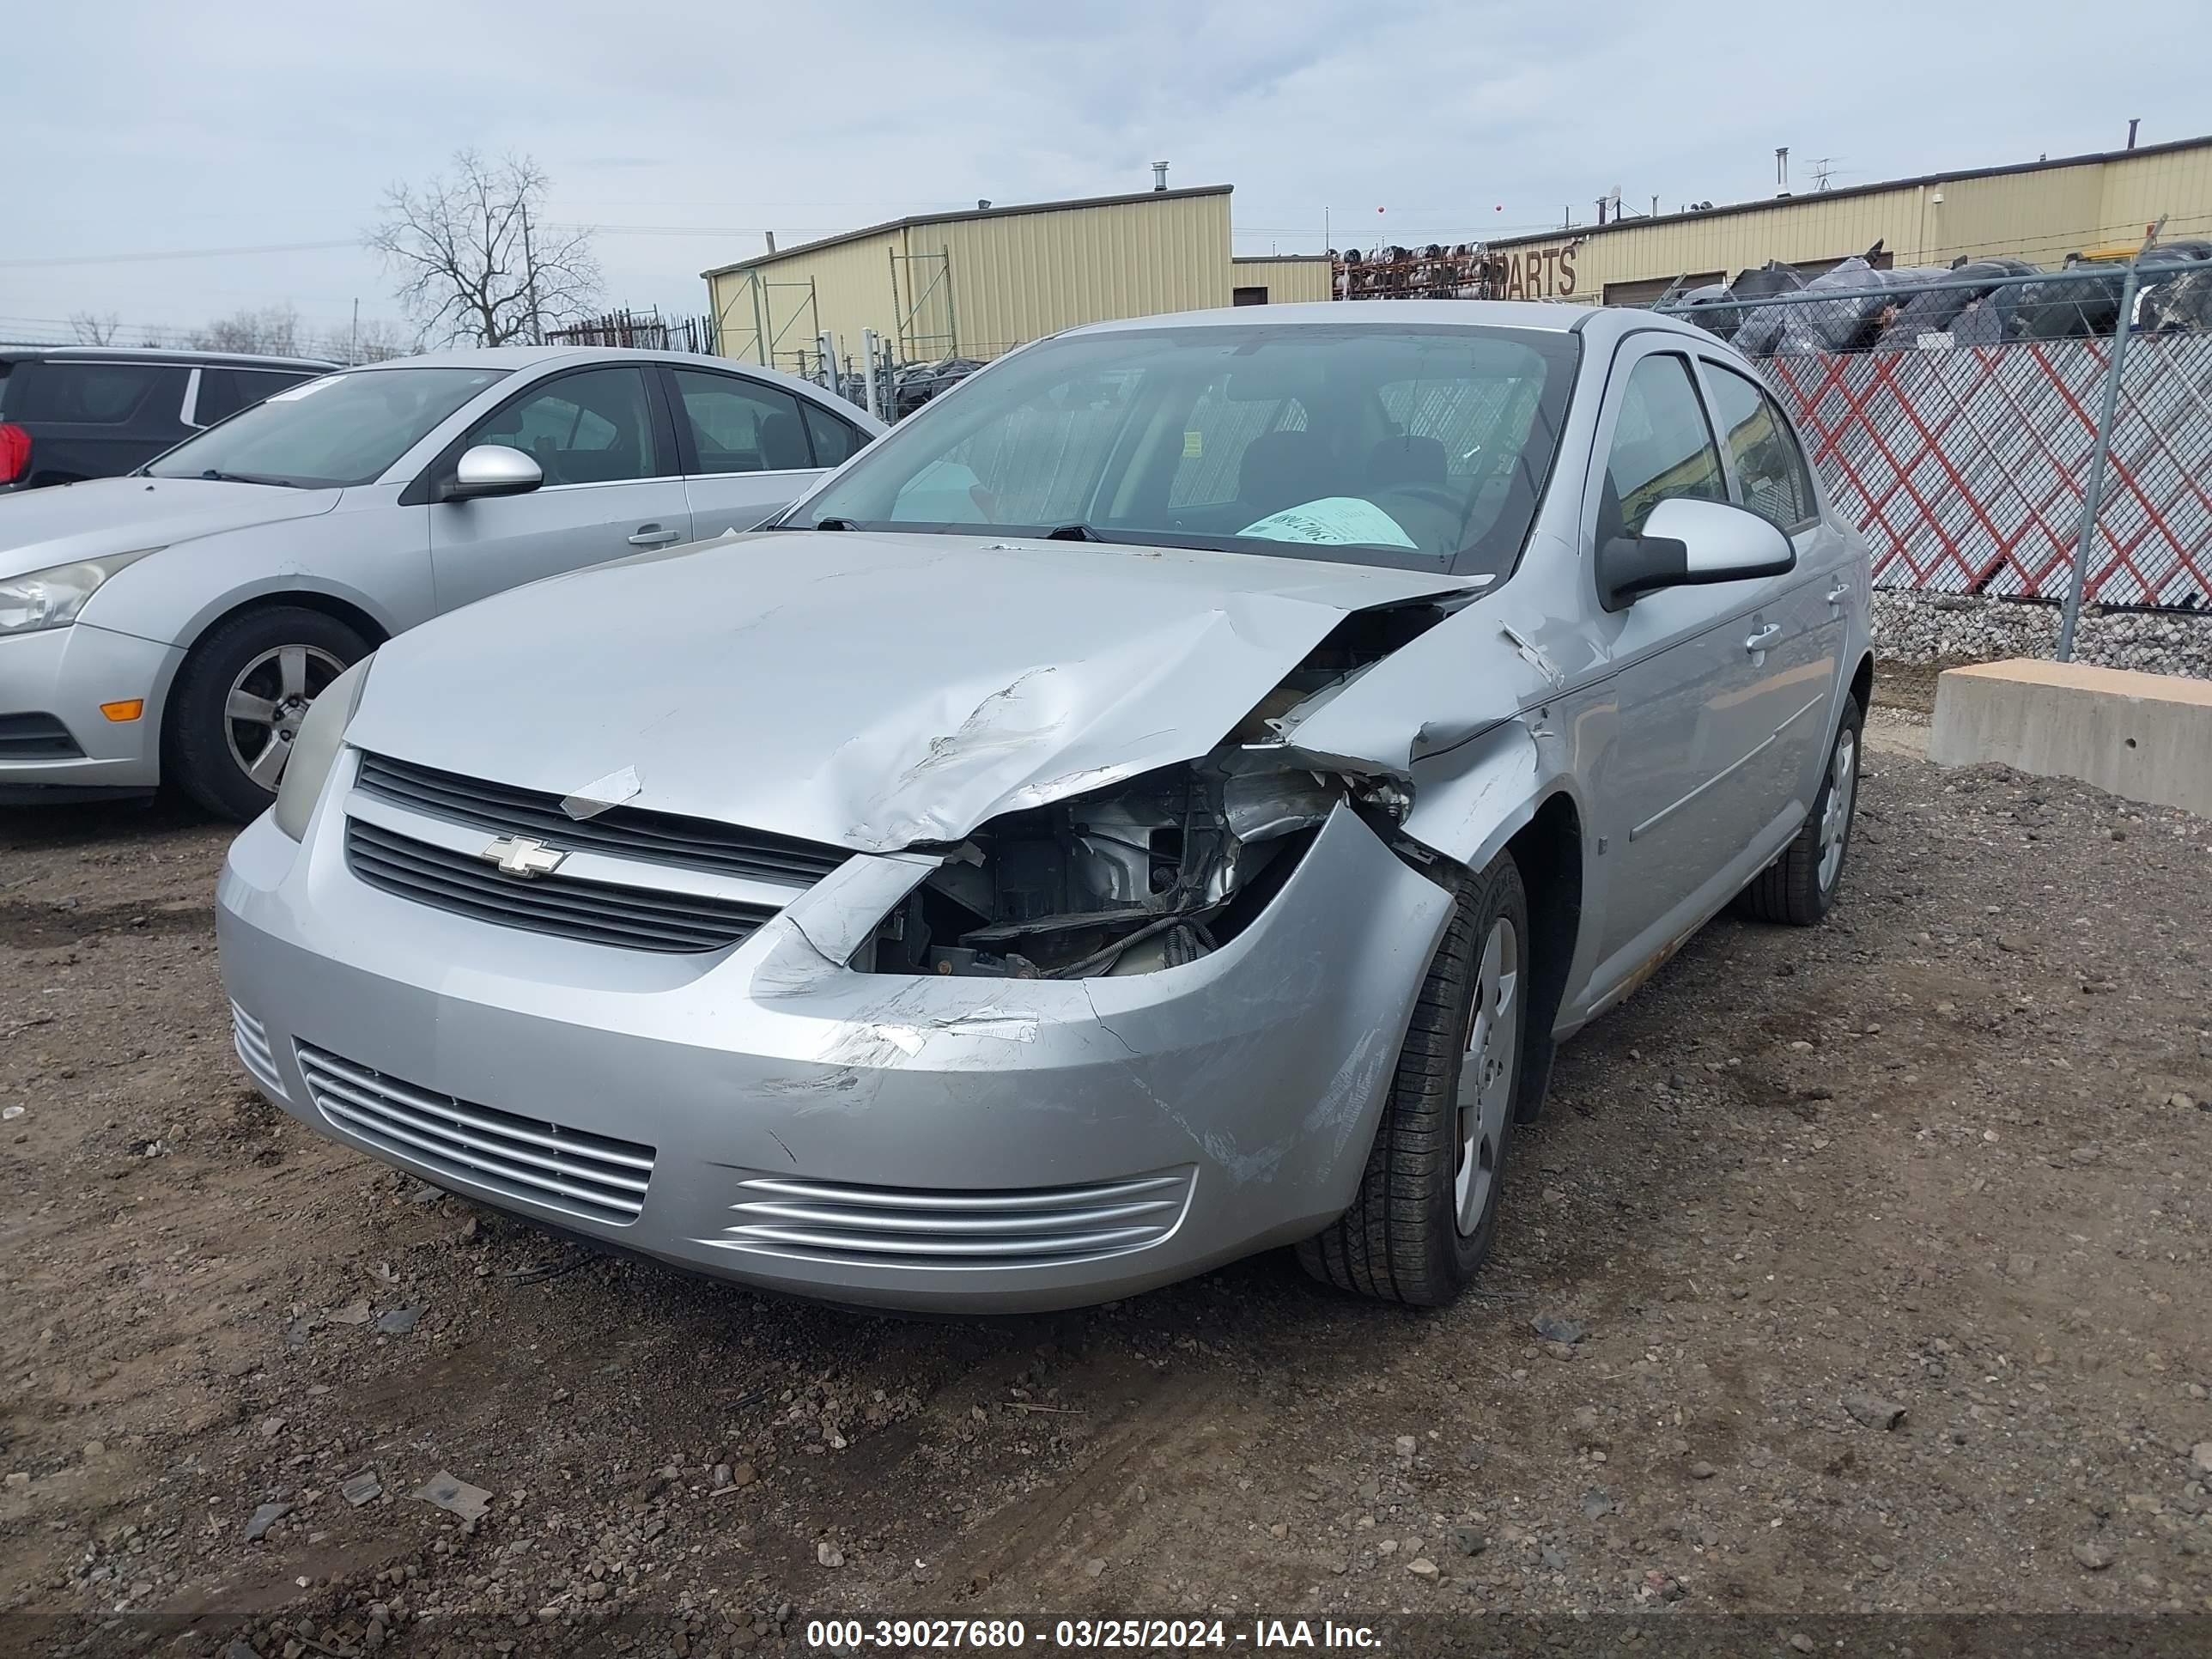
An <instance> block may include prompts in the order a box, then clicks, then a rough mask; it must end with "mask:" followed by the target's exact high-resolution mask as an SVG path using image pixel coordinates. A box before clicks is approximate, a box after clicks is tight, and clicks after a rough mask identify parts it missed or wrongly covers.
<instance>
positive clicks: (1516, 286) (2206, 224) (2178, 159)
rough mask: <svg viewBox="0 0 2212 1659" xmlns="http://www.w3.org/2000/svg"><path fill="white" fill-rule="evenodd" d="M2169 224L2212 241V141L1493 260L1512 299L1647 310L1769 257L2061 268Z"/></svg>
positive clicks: (1504, 250)
mask: <svg viewBox="0 0 2212 1659" xmlns="http://www.w3.org/2000/svg"><path fill="white" fill-rule="evenodd" d="M2161 214H2164V215H2166V216H2167V218H2166V232H2165V234H2166V238H2167V239H2168V240H2174V239H2179V238H2182V237H2203V236H2207V235H2212V138H2188V139H2183V140H2180V141H2179V142H2177V143H2170V144H2147V145H2144V146H2143V147H2142V148H2141V149H2122V150H2112V151H2108V152H2106V153H2105V154H2102V155H2071V156H2066V157H2063V158H2061V159H2059V160H2057V161H2030V162H2027V163H2025V164H2022V165H2021V166H2017V167H1979V168H1973V169H1970V170H1967V171H1965V172H1959V173H1930V174H1929V175H1927V176H1926V177H1923V178H1918V179H1895V180H1893V181H1890V182H1888V183H1884V184H1872V185H1850V186H1848V187H1845V188H1843V189H1838V190H1826V191H1815V192H1813V193H1811V194H1808V195H1800V196H1788V197H1776V198H1775V199H1773V200H1771V201H1764V202H1747V203H1743V204H1737V205H1733V206H1728V207H1719V208H1709V209H1706V210H1704V211H1692V212H1687V213H1672V214H1666V215H1662V216H1659V217H1656V218H1651V217H1630V218H1627V219H1622V220H1619V221H1617V222H1613V223H1612V224H1608V225H1590V226H1584V227H1580V228H1575V229H1571V230H1558V231H1550V232H1547V233H1544V234H1540V235H1530V236H1516V237H1506V238H1501V239H1499V240H1494V241H1492V243H1491V244H1490V253H1491V256H1492V262H1493V264H1492V270H1493V271H1494V272H1496V275H1495V276H1493V279H1492V280H1493V283H1494V284H1495V286H1497V287H1498V289H1500V290H1501V294H1502V297H1504V298H1507V299H1524V298H1525V299H1536V300H1579V301H1585V302H1588V303H1590V304H1596V303H1599V302H1601V301H1602V302H1603V303H1606V304H1608V305H1642V304H1648V303H1649V302H1650V301H1652V300H1654V299H1656V298H1657V297H1658V295H1660V293H1661V292H1662V290H1664V289H1666V287H1667V286H1668V284H1669V283H1672V282H1674V280H1675V279H1676V278H1678V277H1686V278H1687V279H1688V283H1689V285H1692V286H1694V285H1696V284H1698V283H1717V282H1723V281H1726V280H1727V279H1729V277H1732V276H1735V274H1736V273H1737V272H1739V271H1741V270H1747V269H1748V268H1751V267H1753V266H1757V265H1763V264H1765V263H1766V262H1767V261H1768V260H1770V259H1780V260H1782V261H1784V262H1785V263H1786V264H1793V265H1796V266H1797V267H1798V268H1799V269H1800V270H1804V269H1806V268H1808V267H1813V268H1818V267H1821V266H1825V265H1827V264H1833V263H1835V262H1836V261H1837V260H1839V259H1843V258H1848V257H1849V256H1850V255H1852V254H1854V253H1863V252H1866V251H1867V250H1868V249H1869V248H1870V247H1872V246H1874V245H1875V243H1876V242H1877V241H1879V242H1881V244H1882V246H1883V249H1884V252H1886V254H1887V257H1888V260H1889V262H1892V263H1894V264H1897V265H1899V266H1907V265H1948V264H1951V263H1952V262H1953V261H1954V260H1955V259H1958V258H1961V257H1964V258H1970V259H1974V258H1992V257H1996V256H1998V255H2007V256H2010V257H2013V258H2022V259H2032V260H2033V261H2035V262H2036V263H2037V264H2045V265H2056V264H2059V263H2060V262H2061V261H2063V259H2064V258H2065V257H2066V256H2067V255H2068V254H2069V253H2077V252H2088V251H2090V250H2091V249H2093V248H2096V247H2100V246H2134V245H2136V244H2138V243H2140V242H2141V241H2142V237H2143V233H2144V231H2145V230H2146V229H2147V228H2148V227H2149V226H2150V225H2151V224H2152V223H2153V222H2155V221H2156V220H2157V219H2158V217H2159V216H2160V215H2161Z"/></svg>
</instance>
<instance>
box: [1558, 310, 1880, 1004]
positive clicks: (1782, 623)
mask: <svg viewBox="0 0 2212 1659" xmlns="http://www.w3.org/2000/svg"><path fill="white" fill-rule="evenodd" d="M1711 372H1712V373H1715V374H1717V373H1719V372H1721V371H1720V369H1719V368H1718V367H1717V365H1716V366H1714V367H1713V368H1712V369H1711ZM1704 374H1705V365H1703V364H1700V363H1699V362H1697V361H1696V360H1695V358H1694V357H1693V355H1692V348H1690V347H1689V346H1688V343H1686V342H1685V341H1684V340H1683V339H1682V338H1681V337H1680V336H1677V335H1674V334H1653V335H1650V336H1645V337H1632V338H1630V339H1629V340H1627V341H1626V342H1624V343H1623V344H1622V345H1621V347H1620V352H1619V354H1618V356H1616V358H1615V361H1614V363H1613V370H1612V373H1611V374H1610V375H1609V376H1608V385H1607V402H1606V405H1605V408H1604V410H1603V411H1602V412H1601V416H1600V419H1599V423H1598V429H1597V437H1596V455H1595V458H1594V460H1595V464H1594V465H1593V466H1592V467H1591V470H1590V476H1589V485H1588V498H1587V500H1586V501H1585V506H1584V518H1583V522H1584V524H1585V526H1587V530H1586V534H1585V538H1584V548H1583V556H1584V558H1585V560H1586V561H1588V562H1589V566H1590V568H1591V569H1592V570H1593V572H1594V573H1595V572H1596V571H1597V570H1598V568H1599V566H1600V564H1601V562H1602V556H1603V554H1604V550H1605V549H1606V548H1607V545H1608V544H1612V543H1614V542H1616V541H1619V540H1620V539H1623V538H1636V537H1638V536H1639V535H1641V534H1642V533H1643V532H1644V524H1645V522H1646V520H1649V519H1650V517H1651V516H1652V514H1653V512H1654V510H1655V509H1656V508H1657V507H1660V506H1661V505H1662V503H1664V502H1667V501H1675V500H1680V501H1685V502H1692V501H1694V502H1698V503H1700V504H1705V505H1701V507H1700V510H1699V514H1698V515H1696V516H1697V518H1698V519H1699V522H1700V523H1701V524H1702V525H1703V526H1708V527H1711V528H1712V529H1715V530H1721V531H1728V532H1729V533H1730V534H1731V535H1733V534H1734V533H1735V532H1733V530H1732V529H1731V528H1730V525H1731V521H1732V522H1733V524H1735V525H1740V526H1744V528H1745V530H1746V532H1747V533H1748V534H1749V535H1750V537H1751V538H1752V539H1753V540H1754V541H1763V542H1764V543H1765V544H1770V545H1771V546H1772V547H1773V549H1774V550H1775V553H1776V556H1777V558H1776V562H1775V563H1774V564H1773V565H1772V566H1771V568H1768V569H1767V570H1765V572H1763V573H1762V574H1752V575H1746V576H1742V577H1740V578H1731V579H1728V580H1701V581H1697V582H1692V583H1688V584H1686V585H1681V586H1665V587H1662V588H1660V589H1658V590H1657V591H1655V592H1644V593H1642V594H1640V595H1635V596H1632V597H1628V598H1626V599H1611V600H1607V599H1605V597H1604V595H1603V594H1602V593H1601V611H1600V622H1599V629H1600V634H1601V645H1602V648H1603V650H1604V652H1605V653H1606V655H1607V658H1608V659H1609V661H1610V664H1611V671H1610V673H1609V675H1608V676H1607V678H1606V679H1605V680H1604V681H1603V682H1602V684H1601V685H1600V686H1599V687H1598V688H1596V690H1595V693H1594V700H1593V702H1592V703H1591V705H1590V709H1591V713H1592V714H1596V715H1598V716H1600V717H1601V718H1602V719H1603V720H1606V721H1607V723H1608V724H1609V727H1610V730H1611V732H1612V738H1611V741H1610V743H1609V744H1607V745H1606V746H1605V748H1604V750H1603V751H1602V753H1601V756H1600V757H1599V758H1598V759H1597V761H1596V764H1597V766H1598V768H1599V769H1600V771H1601V777H1600V779H1599V787H1597V788H1596V789H1595V791H1594V794H1595V799H1597V800H1598V801H1599V802H1600V803H1601V813H1602V817H1603V820H1604V821H1603V822H1602V823H1600V824H1599V825H1598V826H1597V830H1598V834H1599V835H1600V836H1601V838H1602V840H1603V841H1604V842H1605V845H1606V847H1607V853H1606V854H1605V855H1604V864H1605V876H1604V880H1605V883H1606V906H1605V910H1604V915H1605V916H1606V924H1605V928H1604V933H1603V936H1602V938H1601V939H1600V941H1599V945H1598V958H1597V967H1596V969H1595V972H1594V974H1593V975H1592V978H1591V982H1590V985H1589V993H1588V998H1589V1007H1590V1008H1595V1007H1600V1006H1604V1005H1605V1004H1606V1003H1607V1002H1608V1001H1610V1000H1613V999H1614V998H1616V997H1617V996H1618V995H1620V994H1623V993H1624V992H1625V991H1626V989H1627V988H1629V987H1632V986H1633V985H1634V984H1635V983H1637V982H1638V980H1639V979H1640V977H1641V975H1642V974H1643V972H1644V969H1646V968H1647V966H1648V965H1649V964H1650V963H1653V962H1655V961H1656V960H1658V959H1660V958H1661V957H1662V956H1663V955H1664V953H1665V952H1666V951H1668V950H1669V949H1670V948H1671V947H1672V946H1673V945H1675V944H1677V943H1679V942H1680V940H1681V939H1683V938H1684V937H1685V936H1686V935H1687V933H1689V932H1690V931H1691V930H1692V928H1693V927H1696V926H1697V925H1698V924H1699V922H1701V921H1704V920H1705V918H1706V917H1707V916H1708V915H1711V914H1712V913H1713V912H1714V911H1715V910H1717V908H1720V906H1721V905H1723V903H1725V902H1727V901H1728V899H1729V897H1730V896H1733V895H1734V893H1735V891H1736V890H1738V889H1739V888H1741V886H1742V885H1743V884H1744V883H1746V882H1747V881H1748V880H1749V879H1750V878H1751V877H1752V876H1753V875H1754V874H1755V873H1757V872H1758V871H1759V868H1760V867H1761V866H1763V865H1764V864H1765V861H1766V860H1769V859H1771V857H1772V856H1773V855H1774V854H1776V853H1777V852H1778V851H1779V850H1780V849H1781V848H1782V847H1783V846H1784V845H1785V844H1786V843H1787V842H1788V840H1789V838H1790V832H1791V831H1792V829H1794V828H1795V825H1796V821H1797V820H1798V819H1800V818H1802V808H1798V807H1793V806H1792V805H1791V804H1790V793H1791V782H1792V780H1791V776H1790V769H1791V768H1792V767H1793V766H1794V765H1795V764H1796V760H1797V757H1800V756H1801V755H1802V752H1803V750H1801V748H1800V747H1799V744H1801V743H1802V744H1812V745H1814V746H1816V747H1817V746H1819V745H1820V744H1822V743H1823V742H1824V741H1825V738H1826V732H1827V729H1828V726H1829V723H1830V721H1831V720H1832V708H1831V704H1832V698H1833V688H1834V684H1835V670H1834V658H1835V655H1836V650H1835V647H1834V645H1833V643H1832V641H1828V640H1826V639H1825V638H1824V637H1823V636H1822V635H1820V633H1819V631H1818V629H1817V628H1816V626H1815V624H1816V623H1817V622H1818V621H1819V618H1818V617H1815V616H1814V614H1813V613H1812V612H1810V611H1808V610H1807V608H1806V605H1805V603H1804V601H1805V597H1806V595H1807V594H1808V593H1809V592H1810V591H1811V589H1810V586H1809V585H1808V584H1809V582H1810V581H1811V580H1814V577H1813V576H1812V574H1811V573H1808V572H1807V571H1805V570H1803V569H1801V568H1796V563H1795V552H1794V549H1793V547H1792V544H1790V543H1789V542H1788V541H1787V540H1786V539H1784V537H1786V535H1787V531H1786V529H1783V527H1782V526H1778V523H1777V520H1776V516H1775V514H1776V513H1779V512H1783V511H1789V512H1790V513H1792V516H1793V520H1794V518H1795V511H1796V510H1795V507H1772V506H1770V510H1769V511H1768V512H1766V513H1758V509H1757V508H1756V507H1752V506H1751V505H1750V504H1748V503H1747V501H1746V500H1745V495H1744V489H1743V480H1744V479H1745V477H1747V476H1749V473H1750V471H1751V469H1750V467H1749V465H1748V464H1746V465H1742V466H1739V465H1737V464H1736V462H1735V459H1734V457H1733V455H1732V453H1728V452H1724V451H1723V446H1722V443H1721V441H1720V440H1719V439H1718V438H1717V435H1716V430H1715V428H1716V422H1714V420H1713V419H1712V416H1711V398H1712V395H1713V394H1712V393H1711V392H1710V391H1709V389H1708V388H1707V386H1706V384H1705V380H1704V378H1703V377H1704ZM1745 389H1746V390H1749V391H1753V392H1755V391H1756V388H1755V387H1751V386H1749V385H1748V383H1746V386H1745ZM1732 395H1733V394H1732ZM1740 401H1741V399H1740V398H1738V402H1739V403H1740ZM1742 424H1743V422H1741V421H1740V420H1739V421H1738V422H1735V426H1738V427H1740V426H1741V425H1742ZM1757 424H1758V423H1757V422H1754V426H1756V425H1757ZM1729 429H1730V431H1731V432H1732V433H1733V432H1734V431H1735V427H1731V428H1729ZM1751 435H1752V434H1751V432H1750V431H1749V430H1747V431H1746V432H1745V433H1744V435H1743V436H1744V438H1745V441H1746V442H1747V445H1748V442H1749V440H1750V437H1751ZM1715 509H1718V510H1719V518H1718V519H1715V518H1714V517H1713V516H1712V514H1713V512H1714V510H1715ZM1670 510H1671V509H1670ZM1753 513H1758V516H1759V517H1760V518H1762V519H1764V520H1765V523H1763V524H1760V525H1757V526H1749V525H1746V524H1745V519H1746V518H1748V517H1749V516H1750V515H1752V514H1753ZM1739 514H1741V515H1743V516H1741V517H1738V516H1736V515H1739ZM1778 529H1781V530H1782V534H1781V535H1778V534H1777V531H1778ZM1654 533H1657V532H1654ZM1688 551H1689V554H1690V556H1691V557H1692V561H1693V562H1694V561H1696V560H1698V559H1699V557H1700V556H1702V552H1703V550H1701V549H1700V548H1699V547H1696V546H1692V547H1691V548H1690V549H1689V550H1688ZM1785 566H1787V567H1788V568H1784V567H1785ZM1593 580H1594V582H1599V583H1600V585H1601V586H1602V584H1601V580H1600V579H1599V578H1598V577H1597V576H1596V575H1595V574H1594V576H1593ZM1801 728H1802V737H1801V735H1800V729H1801ZM1583 1012H1588V1010H1587V1009H1586V1010H1584V1011H1583Z"/></svg>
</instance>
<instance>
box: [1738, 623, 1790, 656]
mask: <svg viewBox="0 0 2212 1659" xmlns="http://www.w3.org/2000/svg"><path fill="white" fill-rule="evenodd" d="M1781 637H1782V624H1781V623H1767V624H1766V626H1765V627H1764V628H1762V629H1759V631H1758V632H1757V633H1756V634H1753V635H1752V636H1751V637H1750V638H1749V639H1747V640H1746V641H1744V642H1743V648H1744V649H1745V650H1747V651H1749V652H1752V653H1754V654H1755V653H1759V652H1761V651H1764V650H1765V649H1766V647H1768V646H1770V645H1772V644H1773V643H1774V642H1775V641H1777V640H1778V639H1780V638H1781Z"/></svg>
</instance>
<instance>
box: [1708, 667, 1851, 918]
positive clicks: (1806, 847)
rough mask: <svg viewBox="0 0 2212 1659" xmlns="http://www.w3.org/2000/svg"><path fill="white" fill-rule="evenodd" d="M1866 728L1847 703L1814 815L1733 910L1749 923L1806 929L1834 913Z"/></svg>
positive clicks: (1842, 878) (1830, 752)
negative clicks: (1861, 737)
mask: <svg viewBox="0 0 2212 1659" xmlns="http://www.w3.org/2000/svg"><path fill="white" fill-rule="evenodd" d="M1865 724H1866V712H1865V711H1864V710H1863V709H1862V708H1860V707H1859V705H1858V699H1857V698H1856V697H1851V698H1846V699H1845V700H1844V718H1843V719H1842V720H1841V721H1840V722H1838V725H1837V727H1836V738H1835V741H1834V743H1832V744H1830V746H1829V749H1828V769H1827V771H1826V774H1824V775H1822V777H1821V779H1820V793H1818V794H1816V795H1814V797H1813V810H1812V811H1810V812H1809V813H1808V814H1807V815H1806V817H1805V822H1804V823H1803V824H1802V825H1801V826H1800V827H1799V829H1798V831H1797V834H1796V838H1795V839H1794V840H1792V841H1791V842H1790V845H1789V846H1788V847H1787V848H1784V850H1783V854H1782V856H1781V857H1780V858H1778V859H1777V860H1774V862H1773V863H1771V864H1770V865H1768V866H1766V868H1765V869H1764V870H1762V871H1760V872H1759V874H1758V875H1756V876H1755V877H1753V878H1752V883H1751V885H1750V886H1748V887H1747V888H1745V889H1744V890H1743V894H1742V896H1741V901H1740V902H1739V904H1738V908H1739V909H1740V910H1741V912H1742V913H1743V914H1744V915H1747V916H1749V917H1750V918H1752V919H1753V921H1781V922H1787V923H1789V924H1790V926H1791V927H1811V926H1813V924H1814V923H1815V922H1817V921H1820V920H1821V919H1822V918H1823V917H1825V916H1826V915H1827V914H1828V912H1829V911H1831V910H1832V909H1833V908H1835V905H1836V896H1837V895H1838V893H1839V892H1841V891H1842V890H1843V885H1844V862H1845V861H1846V860H1847V859H1848V857H1849V855H1850V849H1851V816H1852V813H1853V812H1854V811H1856V810H1857V806H1858V799H1859V733H1860V732H1861V731H1862V729H1863V727H1864V726H1865Z"/></svg>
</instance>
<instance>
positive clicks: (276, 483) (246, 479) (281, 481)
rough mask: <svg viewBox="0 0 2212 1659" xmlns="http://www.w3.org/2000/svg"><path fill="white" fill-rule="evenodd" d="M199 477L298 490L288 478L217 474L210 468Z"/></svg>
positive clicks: (244, 473)
mask: <svg viewBox="0 0 2212 1659" xmlns="http://www.w3.org/2000/svg"><path fill="white" fill-rule="evenodd" d="M200 477H203V478H212V479H214V480H215V481H216V483H250V484H267V485H269V486H270V487H271V488H272V489H298V488H299V485H297V484H295V483H293V482H292V481H291V480H290V479H289V478H269V477H262V476H261V475H260V474H258V473H253V472H218V471H216V469H215V468H213V467H211V466H210V467H207V468H205V469H204V470H203V471H201V473H200Z"/></svg>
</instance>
